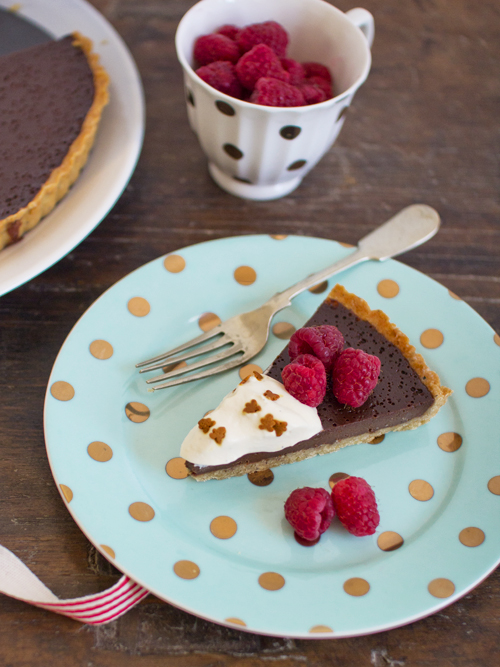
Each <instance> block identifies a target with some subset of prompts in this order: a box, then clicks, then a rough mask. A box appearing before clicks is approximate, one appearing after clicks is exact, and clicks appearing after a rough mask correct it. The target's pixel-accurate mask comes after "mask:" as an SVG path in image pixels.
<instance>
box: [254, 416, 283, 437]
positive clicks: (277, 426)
mask: <svg viewBox="0 0 500 667" xmlns="http://www.w3.org/2000/svg"><path fill="white" fill-rule="evenodd" d="M287 426H288V423H287V422H280V421H278V420H277V419H275V418H274V417H273V416H272V414H267V415H266V416H265V417H262V419H261V420H260V424H259V428H260V429H261V430H262V431H269V433H272V432H273V431H274V432H275V433H276V435H277V437H278V438H279V437H280V435H282V434H283V433H284V432H285V431H286V427H287Z"/></svg>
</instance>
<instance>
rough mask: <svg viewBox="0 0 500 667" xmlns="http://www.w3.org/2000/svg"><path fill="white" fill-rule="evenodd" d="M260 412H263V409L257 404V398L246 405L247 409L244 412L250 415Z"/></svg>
mask: <svg viewBox="0 0 500 667" xmlns="http://www.w3.org/2000/svg"><path fill="white" fill-rule="evenodd" d="M260 410H262V408H261V407H260V405H259V404H258V403H257V401H256V400H255V398H252V400H251V401H250V402H249V403H245V407H244V408H243V412H248V413H251V412H260Z"/></svg>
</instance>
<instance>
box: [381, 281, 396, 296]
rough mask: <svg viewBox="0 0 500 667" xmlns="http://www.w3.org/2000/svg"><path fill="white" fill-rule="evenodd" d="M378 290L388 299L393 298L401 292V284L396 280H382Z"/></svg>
mask: <svg viewBox="0 0 500 667" xmlns="http://www.w3.org/2000/svg"><path fill="white" fill-rule="evenodd" d="M377 292H378V293H379V294H380V296H383V297H385V298H386V299H393V298H394V297H395V296H397V295H398V294H399V285H398V284H397V282H395V281H394V280H381V281H380V282H379V284H378V285H377Z"/></svg>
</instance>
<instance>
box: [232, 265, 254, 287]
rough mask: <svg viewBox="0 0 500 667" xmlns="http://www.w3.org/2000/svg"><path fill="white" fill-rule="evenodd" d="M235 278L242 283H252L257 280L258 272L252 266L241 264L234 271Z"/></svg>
mask: <svg viewBox="0 0 500 667" xmlns="http://www.w3.org/2000/svg"><path fill="white" fill-rule="evenodd" d="M234 279H235V280H236V282H237V283H239V284H240V285H252V284H253V283H254V282H255V281H256V280H257V273H256V272H255V269H252V267H251V266H239V267H238V268H237V269H236V270H235V272H234Z"/></svg>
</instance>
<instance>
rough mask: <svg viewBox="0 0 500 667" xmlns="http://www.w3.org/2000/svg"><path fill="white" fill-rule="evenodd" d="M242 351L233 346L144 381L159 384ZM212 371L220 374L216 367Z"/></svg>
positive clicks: (218, 368)
mask: <svg viewBox="0 0 500 667" xmlns="http://www.w3.org/2000/svg"><path fill="white" fill-rule="evenodd" d="M242 351H243V350H242V348H241V345H236V344H235V345H234V346H233V347H230V348H229V350H224V352H219V354H214V355H213V356H210V357H208V358H207V359H201V360H200V361H195V362H194V363H193V364H188V365H187V366H183V367H182V368H174V369H173V370H171V371H170V372H169V373H164V374H163V375H157V376H156V377H154V378H151V379H150V380H146V382H147V384H153V382H160V380H168V379H170V378H172V377H174V376H175V375H182V374H184V373H189V371H194V370H196V369H197V368H204V367H205V366H211V365H212V364H215V363H216V362H217V361H222V360H223V359H227V358H228V357H232V356H233V355H235V354H238V352H242ZM243 356H244V355H243ZM238 363H241V358H240V357H238ZM212 370H213V371H214V372H216V373H220V372H221V367H220V366H217V368H215V369H212ZM211 374H212V373H211ZM190 377H191V376H190ZM193 379H195V378H193Z"/></svg>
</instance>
